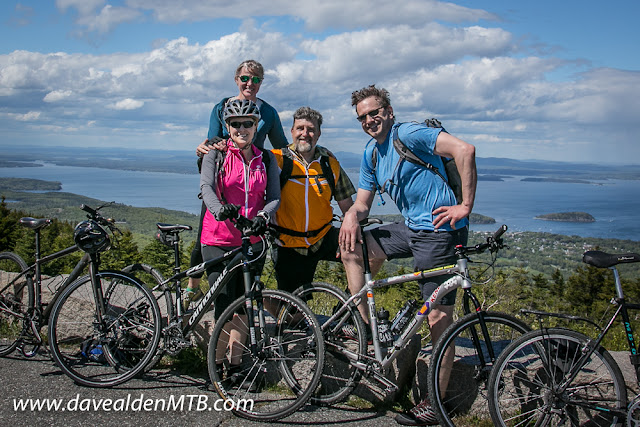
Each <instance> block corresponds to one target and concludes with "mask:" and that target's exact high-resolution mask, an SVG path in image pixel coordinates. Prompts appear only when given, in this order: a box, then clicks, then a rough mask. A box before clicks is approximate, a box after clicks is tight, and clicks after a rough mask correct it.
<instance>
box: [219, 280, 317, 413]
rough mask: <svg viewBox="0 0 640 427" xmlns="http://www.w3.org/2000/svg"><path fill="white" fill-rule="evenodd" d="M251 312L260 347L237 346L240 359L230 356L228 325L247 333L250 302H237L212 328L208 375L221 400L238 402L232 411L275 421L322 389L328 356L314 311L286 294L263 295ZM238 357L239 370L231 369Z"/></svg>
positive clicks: (235, 347)
mask: <svg viewBox="0 0 640 427" xmlns="http://www.w3.org/2000/svg"><path fill="white" fill-rule="evenodd" d="M263 304H264V305H263ZM262 305H263V309H262V310H259V309H258V307H259V306H262ZM251 307H252V308H253V310H254V316H253V319H254V322H255V323H254V325H255V327H256V341H257V346H256V347H257V348H255V350H252V349H251V348H250V347H251V346H250V345H247V343H246V342H244V343H242V342H240V341H235V343H233V344H232V347H233V348H234V349H238V350H239V352H238V354H235V355H234V354H229V356H232V357H228V355H227V353H229V349H228V348H227V347H228V346H227V344H228V342H229V336H230V334H231V331H230V330H228V329H229V328H228V322H230V321H232V320H233V321H235V322H236V323H235V325H236V330H238V331H240V330H241V331H243V332H244V333H248V321H247V319H248V317H247V314H246V313H247V306H246V300H245V298H244V297H242V298H238V299H237V300H236V301H234V302H233V303H232V304H231V305H230V306H229V307H228V308H227V309H226V310H225V311H224V312H223V313H222V314H221V315H220V317H219V318H218V320H217V321H216V324H215V327H214V328H213V332H212V334H211V340H210V341H209V351H208V358H207V361H208V367H209V376H210V377H211V382H212V384H213V386H214V388H215V389H216V391H217V392H218V394H219V395H220V397H221V398H223V399H225V401H229V400H230V401H232V402H235V403H237V405H234V408H233V412H234V413H235V414H236V415H238V416H240V417H243V418H247V419H250V420H256V421H275V420H279V419H281V418H284V417H286V416H288V415H290V414H292V413H293V412H295V411H297V410H298V409H299V408H300V407H302V406H303V405H304V404H305V403H306V402H307V401H308V400H309V398H310V397H311V394H312V393H313V392H314V391H315V390H316V388H317V387H318V383H319V381H320V378H321V375H322V368H323V366H324V356H325V348H324V341H323V339H322V331H321V329H320V325H319V323H318V321H317V319H316V318H315V316H314V315H313V313H312V312H311V310H309V308H308V307H307V306H306V305H305V304H304V303H303V302H302V301H301V300H300V299H299V298H298V297H295V296H293V295H291V294H289V293H287V292H283V291H279V290H263V291H262V299H260V300H258V299H252V302H251ZM265 307H267V308H269V311H271V312H273V313H274V314H275V316H274V315H271V314H269V312H268V311H267V309H266V308H265ZM243 316H244V317H243ZM218 345H220V348H219V349H218ZM233 356H235V360H236V361H239V363H236V364H235V366H232V365H231V363H232V362H234V360H233V359H234V357H233ZM242 402H245V404H244V405H241V403H242ZM249 403H251V404H250V405H249Z"/></svg>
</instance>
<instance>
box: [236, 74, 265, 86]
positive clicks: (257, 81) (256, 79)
mask: <svg viewBox="0 0 640 427" xmlns="http://www.w3.org/2000/svg"><path fill="white" fill-rule="evenodd" d="M249 80H251V82H252V83H253V84H254V85H257V84H260V82H262V77H258V76H240V81H241V82H242V83H246V82H248V81H249Z"/></svg>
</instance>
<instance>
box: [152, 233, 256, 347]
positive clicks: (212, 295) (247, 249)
mask: <svg viewBox="0 0 640 427" xmlns="http://www.w3.org/2000/svg"><path fill="white" fill-rule="evenodd" d="M262 244H263V247H262V251H261V253H260V254H259V255H258V256H257V257H254V258H252V255H253V248H252V245H251V241H250V237H249V236H244V237H243V238H242V245H241V246H240V247H238V248H236V249H232V250H230V251H228V252H226V253H224V254H223V255H221V256H219V257H216V258H213V259H210V260H208V261H205V262H203V263H201V264H199V265H196V266H194V267H191V268H189V269H188V270H185V271H182V272H180V273H177V274H174V275H173V276H171V277H170V278H168V279H166V280H165V281H164V282H163V283H162V284H161V285H159V286H161V287H162V286H167V285H168V284H170V283H172V282H175V283H176V296H177V297H176V299H175V301H174V303H175V308H176V313H177V314H176V316H175V318H174V319H171V320H172V321H173V320H177V319H181V318H182V316H183V313H182V304H181V294H182V292H181V287H180V286H179V282H180V281H181V280H182V279H184V278H186V277H194V276H197V275H199V274H200V273H203V272H205V271H206V269H207V268H208V267H209V266H212V265H216V264H219V263H221V262H225V261H229V260H231V261H230V262H229V264H228V265H227V266H226V267H225V268H224V270H223V271H222V273H221V274H220V276H219V277H218V279H217V280H216V281H215V282H214V283H213V284H211V285H210V287H209V290H208V291H207V293H206V294H204V296H203V297H202V299H201V300H200V301H199V302H198V304H197V305H196V306H195V308H194V311H193V314H192V315H191V317H189V320H188V321H187V323H186V324H185V325H184V326H182V328H181V330H182V334H183V336H186V335H187V334H189V333H190V332H191V331H192V330H193V328H194V327H195V325H197V324H198V323H199V322H200V320H202V318H203V317H204V315H205V313H206V312H207V309H208V308H209V306H210V305H211V304H212V303H213V301H215V300H216V298H217V297H218V294H220V291H221V290H222V288H223V287H224V286H226V285H227V284H228V283H229V282H231V280H232V279H234V278H235V277H236V274H237V273H238V272H237V270H238V269H242V274H243V276H244V286H245V295H250V297H252V296H253V294H254V293H255V292H259V291H260V290H261V289H256V288H255V287H254V286H253V283H257V282H259V278H258V279H255V280H252V278H251V268H250V264H251V263H253V262H256V261H258V260H260V259H262V258H263V257H264V256H266V253H267V251H266V248H267V243H266V241H265V240H263V241H262ZM249 326H250V335H251V337H252V340H255V333H254V332H255V330H253V323H252V322H249ZM252 344H255V342H252Z"/></svg>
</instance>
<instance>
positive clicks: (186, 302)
mask: <svg viewBox="0 0 640 427" xmlns="http://www.w3.org/2000/svg"><path fill="white" fill-rule="evenodd" d="M202 295H203V294H202V291H201V290H200V289H196V290H195V291H186V292H185V293H184V298H182V312H183V313H186V312H187V310H189V306H190V305H191V303H192V302H193V301H197V300H199V299H200V298H202Z"/></svg>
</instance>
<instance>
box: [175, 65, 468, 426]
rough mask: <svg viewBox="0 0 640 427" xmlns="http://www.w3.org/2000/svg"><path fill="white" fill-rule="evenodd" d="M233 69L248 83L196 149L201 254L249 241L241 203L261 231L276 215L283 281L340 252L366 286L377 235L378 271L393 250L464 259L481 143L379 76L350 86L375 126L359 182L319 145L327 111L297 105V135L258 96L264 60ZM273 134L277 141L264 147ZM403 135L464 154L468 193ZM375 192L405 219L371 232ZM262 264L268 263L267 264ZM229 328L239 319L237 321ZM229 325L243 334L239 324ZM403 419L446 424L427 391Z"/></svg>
mask: <svg viewBox="0 0 640 427" xmlns="http://www.w3.org/2000/svg"><path fill="white" fill-rule="evenodd" d="M234 78H235V82H236V84H237V86H238V89H239V92H238V94H237V95H236V96H233V97H230V98H224V99H222V100H221V101H220V102H219V103H218V104H216V105H215V106H214V108H213V111H212V112H211V118H210V124H209V133H208V137H207V139H206V140H205V141H204V142H203V143H202V144H200V145H199V146H198V147H197V150H196V153H197V155H198V156H199V157H200V158H201V159H200V160H199V164H200V165H201V166H200V176H201V178H200V194H201V198H202V201H203V204H202V215H201V223H200V227H199V231H198V244H196V247H195V248H194V250H193V253H192V255H191V263H192V265H197V264H198V263H201V262H202V261H203V260H204V261H206V260H208V259H212V258H215V257H217V256H219V255H220V254H222V253H224V252H225V251H228V250H229V249H230V248H235V247H238V246H240V244H241V236H240V233H239V231H238V230H237V229H236V228H235V227H234V226H233V225H232V224H231V223H230V222H229V220H224V221H221V220H220V219H221V218H225V217H226V216H225V211H226V210H228V209H231V206H232V205H239V206H240V214H242V215H243V216H246V217H247V218H249V219H251V221H252V230H253V231H254V232H255V233H256V234H260V233H263V232H264V231H265V230H266V228H267V226H268V225H269V226H270V227H271V229H272V230H275V232H274V234H275V237H276V239H275V241H276V244H275V245H274V246H273V252H272V260H273V262H274V267H275V275H276V280H277V283H278V288H279V289H282V290H285V291H289V292H291V291H293V290H294V289H296V288H298V287H299V286H300V285H302V284H305V283H311V281H312V280H313V276H314V274H315V270H316V267H317V264H318V262H319V261H320V260H329V261H337V262H342V263H343V264H344V266H345V271H346V275H347V281H348V284H349V289H350V291H351V292H356V291H358V290H360V289H361V288H362V287H363V286H364V278H363V277H364V276H363V274H362V273H363V264H362V259H363V257H362V249H361V246H360V242H361V241H362V239H367V244H368V251H369V260H370V265H371V268H372V271H373V273H374V274H375V272H376V271H377V270H378V269H379V268H380V266H381V265H382V263H383V261H384V260H385V259H394V258H406V257H413V259H414V268H415V269H416V270H422V269H427V268H431V267H433V266H437V265H441V264H446V263H455V261H456V259H455V253H454V248H455V246H456V245H459V244H466V240H467V234H468V216H469V214H470V213H471V210H472V208H473V203H474V198H475V189H476V181H477V174H476V166H475V148H474V147H473V145H470V144H468V143H466V142H464V141H462V140H460V139H458V138H456V137H454V136H452V135H450V134H448V133H447V132H445V131H443V129H442V128H430V127H427V126H424V125H422V124H418V123H396V122H395V115H394V111H393V107H392V106H391V103H390V98H389V93H388V92H387V91H386V90H385V89H382V88H377V87H375V85H371V86H367V87H364V88H362V89H361V90H357V91H355V92H353V94H352V106H353V107H354V108H355V113H356V118H357V120H358V121H359V122H360V125H361V126H362V129H363V130H364V132H365V133H366V134H368V135H369V136H370V137H371V139H370V141H369V143H368V144H367V146H366V148H365V150H364V154H363V159H362V164H361V168H360V177H359V182H358V189H357V191H356V189H355V188H354V185H353V183H352V182H351V180H350V179H349V177H348V175H347V174H346V172H345V171H344V170H343V168H342V167H341V166H340V163H339V161H338V160H337V159H336V158H335V156H334V155H333V154H332V153H331V152H330V151H329V150H327V149H326V148H324V147H322V146H320V145H318V140H319V138H320V135H321V126H322V123H323V118H322V115H321V114H320V112H318V111H316V110H314V109H312V108H310V107H301V108H299V109H297V110H296V111H295V113H294V114H293V124H292V127H291V143H289V142H288V140H287V138H286V137H285V135H284V131H283V128H282V124H281V121H280V118H279V116H278V113H277V111H276V110H275V109H274V108H273V107H272V106H271V105H269V104H268V103H267V102H265V101H263V100H262V99H260V98H258V96H257V95H258V92H259V90H260V87H261V84H262V82H263V80H264V69H263V67H262V65H261V64H260V63H258V62H256V61H254V60H248V61H244V62H242V63H241V64H240V65H239V66H238V67H237V69H236V72H235V76H234ZM267 137H268V138H269V141H270V143H271V145H272V146H273V150H266V149H265V148H264V144H265V139H266V138H267ZM394 139H400V140H401V141H402V143H403V144H404V145H405V146H406V147H408V148H409V149H410V150H411V151H413V152H414V153H416V154H417V155H418V156H419V157H421V158H423V159H425V161H427V162H428V163H431V164H432V165H434V166H435V167H436V168H437V169H438V170H439V172H440V174H441V175H443V176H444V177H445V178H446V172H445V169H444V164H443V157H445V158H452V159H454V160H455V163H456V166H457V168H458V172H459V174H460V177H461V180H462V202H461V203H458V202H457V201H456V198H455V195H454V194H453V191H452V189H451V187H450V186H449V185H448V183H447V181H446V179H442V176H440V175H438V174H436V173H434V172H433V171H432V170H429V169H426V168H424V167H422V166H420V165H417V164H414V163H411V162H407V161H401V157H400V154H399V152H398V151H397V150H396V149H395V148H394ZM377 191H379V192H380V193H381V196H382V193H385V192H386V193H387V194H388V195H389V197H390V198H391V199H392V200H393V201H394V202H395V203H396V205H397V207H398V209H399V211H400V213H401V214H402V216H403V217H404V219H405V221H404V222H399V223H393V224H388V225H383V226H380V227H379V228H375V229H372V230H369V231H367V232H366V233H364V235H361V232H360V227H359V222H360V221H361V220H363V219H364V218H366V217H367V216H368V214H369V211H370V209H371V205H372V203H373V200H374V196H375V193H376V192H377ZM354 194H355V195H356V197H355V201H354V200H353V195H354ZM332 200H335V201H336V202H337V205H338V207H339V208H340V210H341V212H342V214H343V217H344V220H343V222H342V225H341V227H340V228H336V227H334V226H333V224H332V219H333V207H332V205H331V203H332ZM220 268H221V267H219V268H215V269H210V270H208V271H207V272H206V274H207V279H208V280H209V282H210V283H212V280H213V281H215V279H216V278H217V277H218V276H219V275H220V273H221V270H220ZM254 268H257V269H261V268H262V265H258V266H254ZM447 278H448V277H447V276H441V277H440V278H438V280H433V279H431V280H429V281H424V280H423V281H421V283H420V288H421V292H422V296H423V297H424V298H426V297H428V296H429V295H431V293H432V292H433V290H434V289H435V288H436V287H437V286H439V284H440V283H441V282H442V281H444V280H446V279H447ZM198 280H199V279H197V278H192V279H190V282H189V285H188V288H187V299H186V303H187V304H188V303H189V301H191V300H194V299H197V298H198V297H199V295H200V294H201V292H200V291H199V283H198ZM243 290H244V288H243V286H242V284H240V283H238V284H237V285H236V286H233V284H229V285H228V286H227V289H226V290H224V291H223V294H221V295H220V297H219V298H218V300H217V301H216V303H215V310H214V316H218V315H219V314H220V313H221V312H222V311H223V309H224V308H225V307H226V306H228V304H229V303H230V301H233V300H234V299H236V298H238V297H239V296H241V294H242V292H243ZM454 302H455V292H452V293H451V294H449V295H448V296H447V298H446V300H445V301H444V304H443V305H440V306H438V307H437V309H434V310H432V312H431V313H430V314H429V325H430V328H431V336H432V339H433V341H434V342H435V341H436V340H437V339H438V337H439V336H440V334H441V333H442V332H443V331H444V329H446V327H447V326H448V325H450V324H451V323H452V322H453V304H454ZM358 309H359V311H360V313H361V315H362V318H363V320H364V321H365V322H368V319H369V313H368V309H367V307H366V304H365V303H364V302H362V303H361V304H360V305H359V307H358ZM230 323H232V322H230ZM228 327H229V328H230V330H231V331H233V330H234V326H233V325H229V326H228ZM345 334H348V331H345ZM230 336H234V337H235V339H237V340H243V339H245V337H243V336H242V333H241V331H240V328H236V333H235V335H233V334H231V335H230ZM234 357H235V356H234V354H233V352H232V351H231V352H230V355H229V363H230V365H231V366H233V365H234V363H235V364H239V363H240V361H239V360H235V359H234ZM449 363H452V360H450V361H449ZM444 380H445V381H446V379H444ZM396 421H398V422H399V423H400V424H404V425H434V424H437V423H438V421H437V418H436V416H435V412H434V411H433V410H432V409H431V407H430V406H429V399H428V396H424V399H423V400H422V401H421V402H420V403H419V404H418V405H417V406H416V407H414V408H412V409H411V410H410V411H408V412H406V413H404V414H399V415H398V416H397V417H396Z"/></svg>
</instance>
